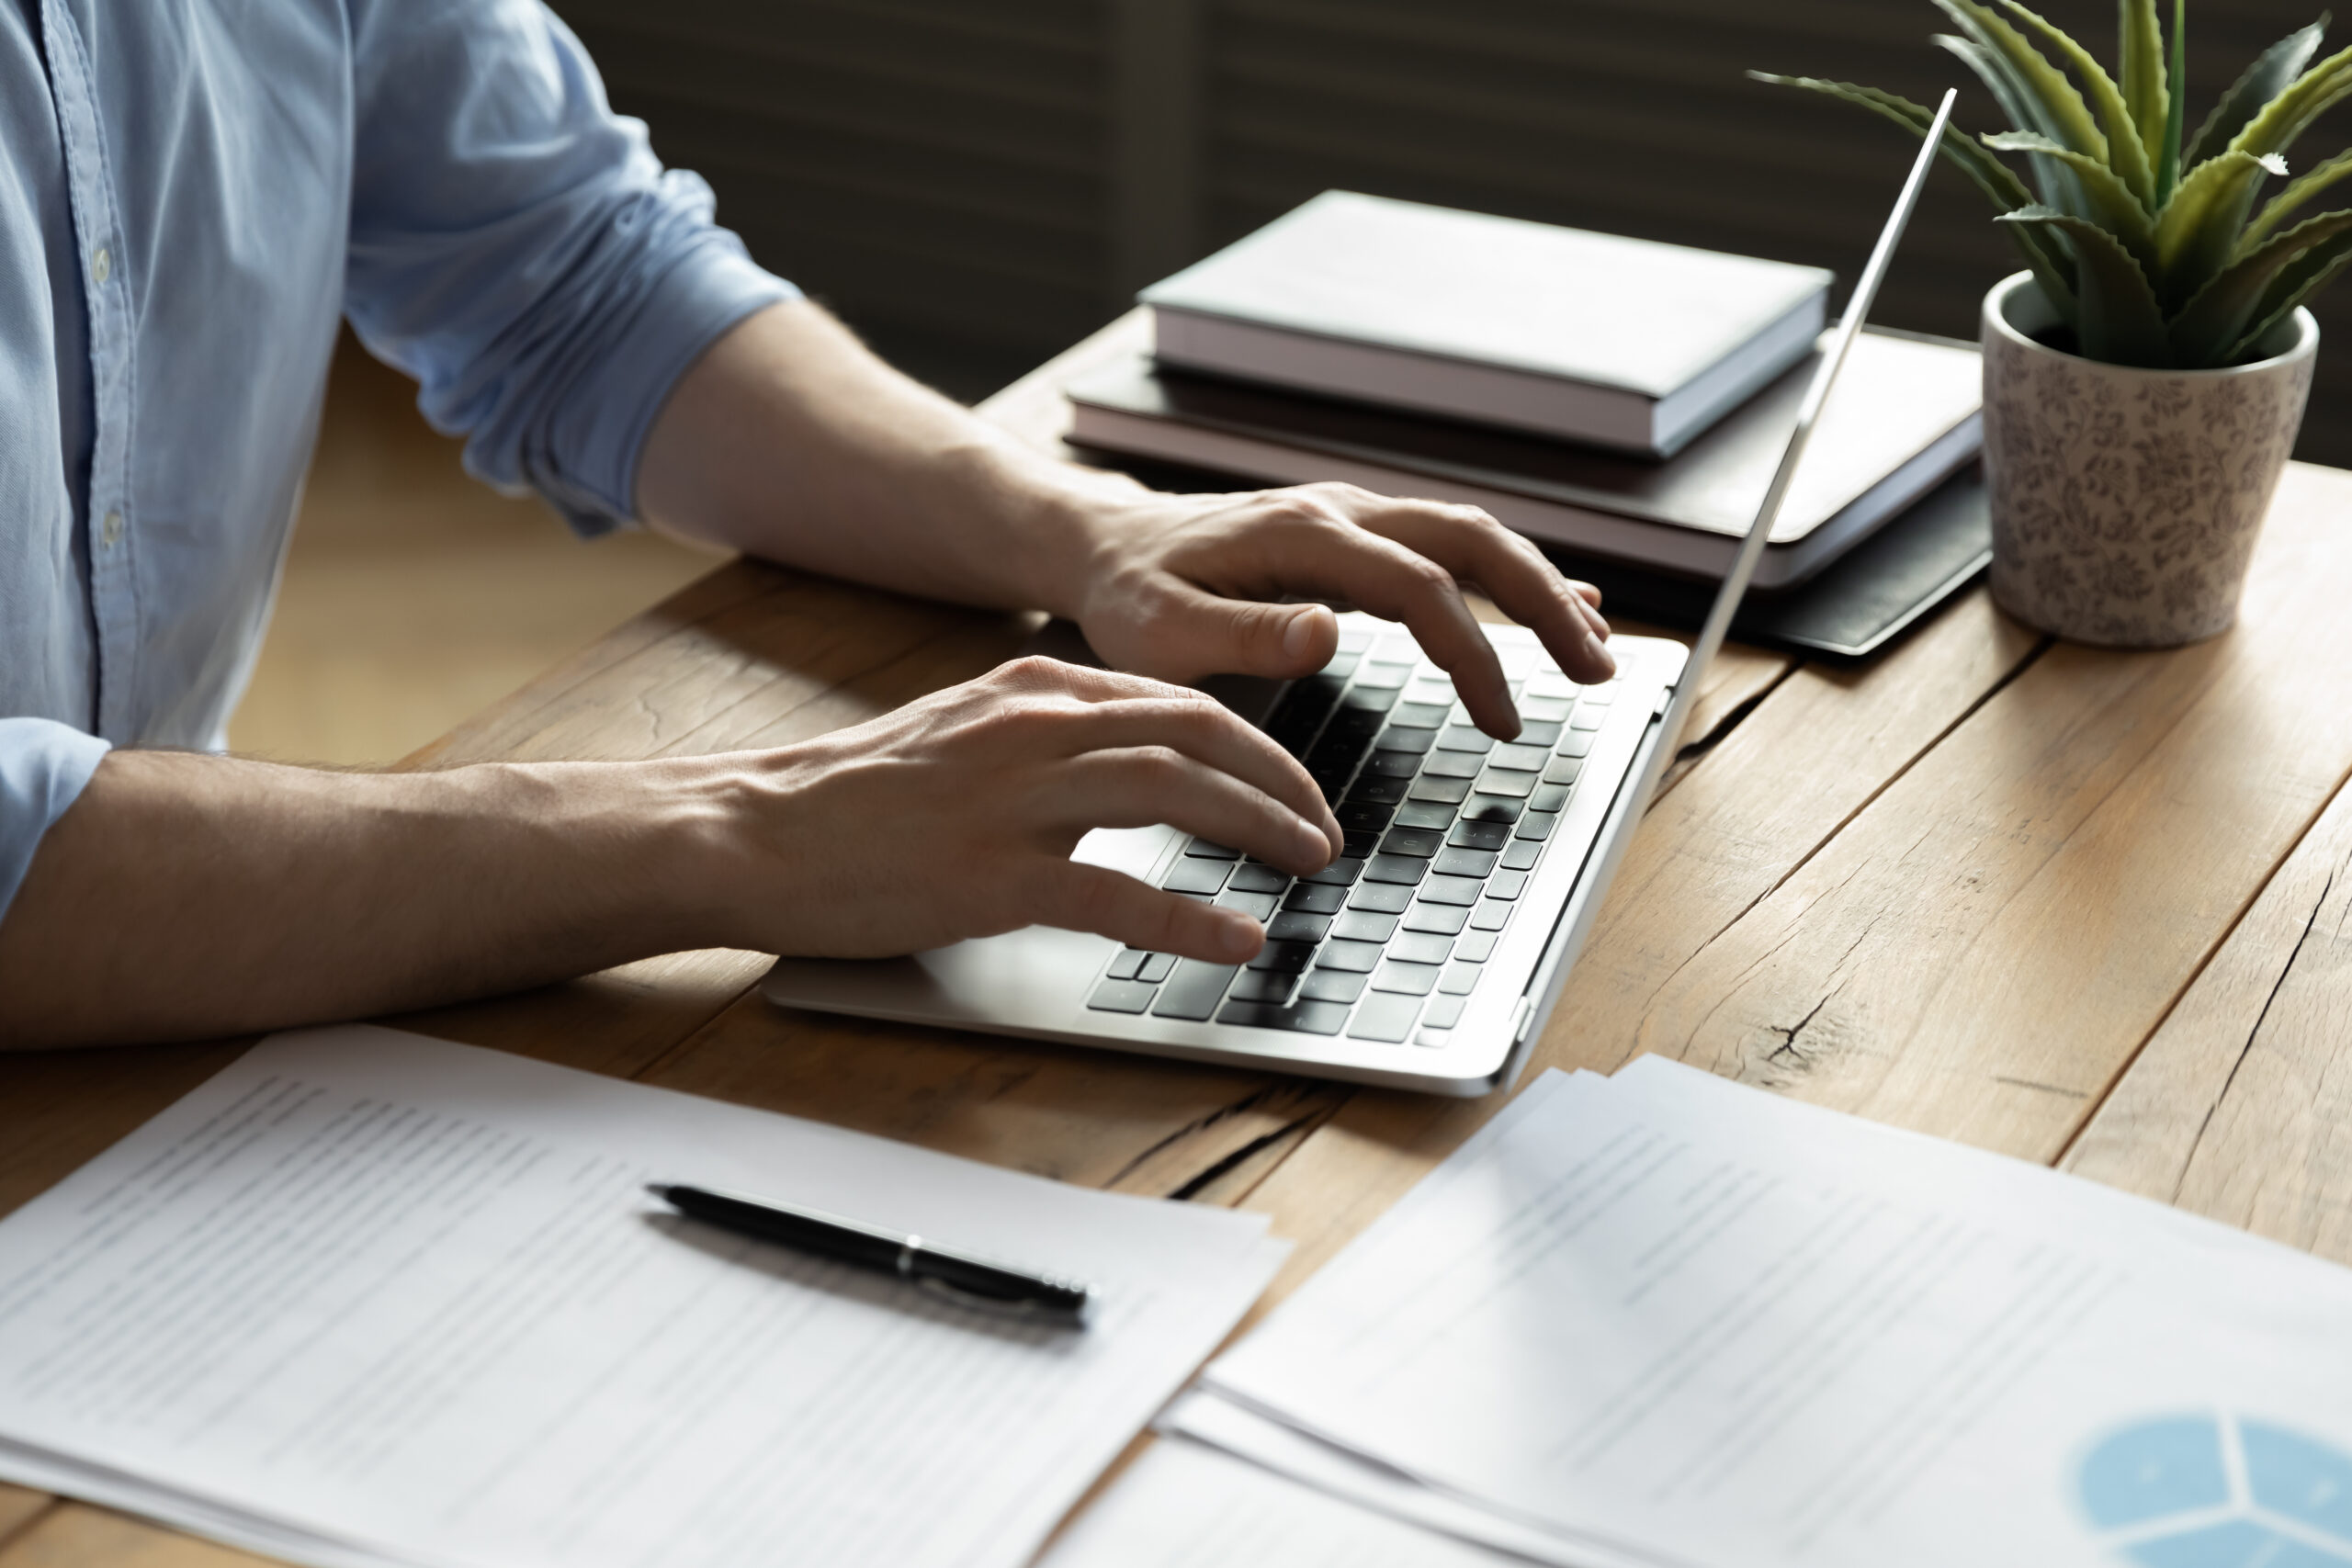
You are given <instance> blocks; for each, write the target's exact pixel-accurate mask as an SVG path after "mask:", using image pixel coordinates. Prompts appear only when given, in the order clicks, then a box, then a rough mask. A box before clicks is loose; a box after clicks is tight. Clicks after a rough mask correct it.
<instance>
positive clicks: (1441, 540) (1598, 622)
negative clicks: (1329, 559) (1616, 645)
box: [1356, 502, 1617, 682]
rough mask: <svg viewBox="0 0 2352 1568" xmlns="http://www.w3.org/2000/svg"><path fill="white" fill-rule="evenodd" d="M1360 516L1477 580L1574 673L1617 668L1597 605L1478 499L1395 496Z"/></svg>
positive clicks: (1583, 676)
mask: <svg viewBox="0 0 2352 1568" xmlns="http://www.w3.org/2000/svg"><path fill="white" fill-rule="evenodd" d="M1356 521H1357V522H1358V523H1359V524H1360V525H1362V526H1363V527H1365V528H1367V529H1370V530H1371V531H1373V532H1374V533H1377V534H1381V535H1384V536H1387V537H1389V538H1392V539H1395V540H1396V541H1397V543H1398V544H1400V545H1403V546H1405V547H1407V548H1408V549H1411V550H1414V551H1416V552H1418V553H1419V554H1421V555H1425V556H1427V557H1429V558H1430V559H1431V560H1433V561H1436V562H1437V563H1438V564H1439V565H1441V566H1442V567H1444V568H1445V569H1446V570H1449V571H1451V572H1453V575H1454V576H1456V577H1458V578H1463V579H1465V580H1467V581H1472V582H1476V583H1477V584H1478V585H1479V586H1480V587H1481V588H1483V589H1485V590H1486V591H1487V595H1488V596H1489V597H1490V598H1492V599H1493V600H1494V602H1495V603H1496V604H1497V605H1498V606H1499V607H1500V608H1501V609H1502V611H1503V613H1504V614H1505V615H1509V616H1510V617H1511V619H1513V620H1515V621H1517V622H1519V623H1520V624H1521V626H1528V627H1530V628H1532V630H1533V631H1534V633H1535V635H1536V636H1537V637H1539V638H1541V639H1542V641H1543V643H1544V648H1545V649H1547V650H1548V651H1549V652H1550V653H1551V655H1552V657H1553V658H1554V659H1555V660H1558V661H1559V665H1560V669H1561V671H1563V672H1564V673H1566V675H1567V676H1568V678H1569V679H1571V680H1575V681H1585V682H1593V681H1605V680H1607V679H1608V678H1609V677H1610V676H1611V675H1613V674H1615V673H1616V672H1617V661H1616V660H1615V659H1614V658H1612V657H1611V655H1610V652H1609V649H1608V648H1607V647H1606V646H1605V644H1604V642H1603V639H1604V638H1605V637H1608V635H1609V623H1608V622H1606V621H1604V620H1602V619H1601V617H1600V610H1599V609H1598V608H1597V607H1596V606H1595V605H1594V604H1593V603H1592V602H1591V601H1590V600H1588V599H1586V598H1585V597H1584V595H1582V594H1580V593H1577V592H1575V591H1574V590H1573V589H1571V588H1570V586H1569V584H1568V580H1567V579H1566V578H1565V577H1563V576H1561V575H1560V572H1559V570H1558V569H1557V568H1556V567H1555V566H1553V564H1552V563H1551V562H1550V561H1548V560H1546V559H1544V554H1543V552H1542V551H1541V550H1538V549H1537V548H1536V547H1534V546H1533V545H1532V544H1531V543H1529V542H1528V541H1527V540H1526V539H1523V538H1521V536H1518V535H1517V534H1514V533H1512V532H1511V531H1510V529H1508V528H1505V527H1504V526H1503V525H1501V524H1499V523H1498V522H1496V521H1495V520H1494V519H1493V518H1492V517H1490V516H1488V515H1487V513H1484V512H1481V511H1479V510H1478V509H1477V508H1476V507H1475V506H1440V505H1435V504H1431V503H1418V504H1417V503H1413V502H1392V503H1390V504H1389V505H1386V506H1385V507H1381V508H1379V509H1377V510H1374V511H1371V512H1369V513H1367V514H1365V515H1363V516H1360V517H1358V518H1357V520H1356ZM1595 597H1598V595H1596V596H1595Z"/></svg>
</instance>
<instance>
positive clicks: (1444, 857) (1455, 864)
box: [1431, 850, 1495, 878]
mask: <svg viewBox="0 0 2352 1568" xmlns="http://www.w3.org/2000/svg"><path fill="white" fill-rule="evenodd" d="M1431 865H1432V868H1433V869H1434V870H1435V871H1437V872H1438V873H1439V874H1441V875H1444V876H1476V877H1481V878H1483V877H1484V876H1485V875H1486V874H1487V873H1488V872H1490V871H1492V870H1494V869H1495V852H1494V851H1492V850H1445V851H1443V852H1441V853H1440V854H1439V855H1438V857H1437V859H1436V860H1435V861H1434V862H1432V863H1431Z"/></svg>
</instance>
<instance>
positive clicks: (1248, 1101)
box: [1103, 1083, 1283, 1196]
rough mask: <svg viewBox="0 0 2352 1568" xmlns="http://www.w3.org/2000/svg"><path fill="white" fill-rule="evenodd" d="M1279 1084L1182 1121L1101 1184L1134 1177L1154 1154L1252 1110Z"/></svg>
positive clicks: (1112, 1184)
mask: <svg viewBox="0 0 2352 1568" xmlns="http://www.w3.org/2000/svg"><path fill="white" fill-rule="evenodd" d="M1282 1087H1283V1086H1282V1085H1280V1084H1272V1083H1270V1084H1267V1085H1266V1086H1265V1087H1264V1088H1262V1089H1258V1090H1256V1091H1254V1092H1253V1093H1250V1094H1245V1095H1243V1096H1242V1097H1241V1098H1240V1099H1239V1100H1235V1101H1233V1102H1232V1103H1231V1104H1229V1105H1220V1106H1218V1107H1217V1108H1216V1110H1215V1111H1210V1112H1209V1113H1208V1114H1207V1115H1205V1116H1197V1117H1194V1118H1193V1120H1192V1121H1190V1122H1185V1123H1184V1124H1183V1125H1182V1126H1181V1127H1179V1128H1177V1129H1176V1130H1175V1131H1174V1132H1172V1133H1170V1134H1168V1135H1167V1136H1166V1137H1164V1138H1161V1139H1160V1140H1159V1141H1158V1142H1157V1143H1154V1144H1152V1145H1149V1146H1148V1147H1147V1148H1146V1149H1145V1150H1144V1151H1143V1152H1142V1153H1141V1154H1138V1155H1136V1156H1135V1158H1133V1159H1131V1160H1129V1161H1127V1163H1126V1164H1125V1165H1123V1166H1121V1167H1120V1168H1118V1169H1117V1170H1116V1171H1115V1172H1114V1173H1113V1174H1112V1177H1111V1179H1110V1180H1108V1181H1105V1182H1104V1183H1103V1186H1104V1187H1105V1188H1116V1187H1117V1186H1118V1185H1119V1184H1120V1183H1121V1182H1123V1181H1125V1180H1126V1179H1127V1178H1129V1177H1131V1176H1133V1175H1134V1174H1135V1173H1136V1171H1138V1170H1141V1169H1142V1168H1144V1167H1145V1166H1147V1165H1148V1164H1149V1163H1150V1162H1151V1161H1152V1159H1153V1157H1154V1156H1158V1155H1160V1154H1164V1153H1166V1152H1167V1151H1168V1150H1170V1149H1172V1148H1174V1147H1175V1146H1176V1145H1178V1144H1181V1143H1182V1142H1183V1141H1184V1140H1185V1139H1187V1138H1192V1137H1197V1136H1198V1135H1199V1134H1203V1133H1205V1132H1207V1131H1208V1130H1209V1129H1210V1128H1211V1127H1214V1126H1216V1124H1217V1123H1219V1122H1229V1121H1231V1120H1232V1119H1233V1118H1235V1117H1236V1116H1241V1115H1245V1114H1247V1113H1248V1112H1250V1111H1255V1110H1256V1109H1257V1108H1258V1107H1260V1106H1261V1105H1263V1104H1264V1103H1266V1101H1267V1100H1271V1099H1272V1098H1273V1096H1274V1093H1275V1091H1276V1090H1277V1089H1281V1088H1282ZM1202 1179H1204V1178H1203V1177H1200V1176H1195V1177H1193V1178H1192V1179H1191V1180H1189V1181H1187V1182H1186V1183H1185V1184H1184V1185H1185V1187H1188V1188H1189V1187H1192V1186H1193V1185H1195V1184H1196V1183H1198V1182H1200V1181H1201V1180H1202ZM1176 1195H1178V1196H1182V1189H1180V1190H1179V1191H1178V1193H1177V1194H1176Z"/></svg>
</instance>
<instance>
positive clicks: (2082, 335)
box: [1996, 207, 2173, 369]
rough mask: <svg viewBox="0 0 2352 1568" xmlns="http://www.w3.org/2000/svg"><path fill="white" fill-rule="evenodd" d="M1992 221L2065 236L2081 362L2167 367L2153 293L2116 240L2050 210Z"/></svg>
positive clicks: (2169, 354)
mask: <svg viewBox="0 0 2352 1568" xmlns="http://www.w3.org/2000/svg"><path fill="white" fill-rule="evenodd" d="M1996 222H2002V223H2014V224H2017V225H2018V226H2019V227H2021V228H2031V229H2035V230H2038V231H2041V232H2042V233H2044V234H2045V235H2049V236H2055V235H2060V234H2063V235H2064V236H2065V238H2066V241H2067V242H2068V243H2070V244H2071V245H2072V246H2073V247H2074V252H2075V338H2076V340H2077V342H2078V344H2079V346H2080V347H2081V349H2082V351H2083V355H2084V357H2086V358H2088V359H2096V360H2098V361H2100V362H2102V363H2104V364H2108V365H2140V366H2146V367H2150V368H2153V369H2167V368H2169V367H2171V365H2172V363H2173V349H2172V340H2171V339H2170V337H2169V336H2168V335H2167V334H2166V333H2165V318H2164V312H2163V311H2162V310H2159V309H2158V308H2157V306H2156V291H2155V290H2154V288H2151V287H2149V284H2148V275H2147V274H2146V273H2144V272H2142V271H2141V270H2140V264H2139V263H2138V262H2135V261H2133V260H2132V259H2131V252H2129V251H2127V250H2125V249H2124V248H2123V247H2122V245H2121V244H2120V243H2118V242H2117V241H2116V238H2115V236H2114V235H2112V234H2110V233H2109V232H2108V231H2106V230H2104V229H2102V228H2100V227H2099V226H2098V224H2096V223H2093V222H2091V221H2090V220H2088V219H2085V218H2077V217H2075V215H2074V214H2073V213H2071V212H2061V211H2059V210H2058V209H2055V208H2051V207H2021V208H2019V209H2017V210H2016V211H2015V212H2005V213H2003V214H2001V216H2000V217H1999V218H1998V219H1996Z"/></svg>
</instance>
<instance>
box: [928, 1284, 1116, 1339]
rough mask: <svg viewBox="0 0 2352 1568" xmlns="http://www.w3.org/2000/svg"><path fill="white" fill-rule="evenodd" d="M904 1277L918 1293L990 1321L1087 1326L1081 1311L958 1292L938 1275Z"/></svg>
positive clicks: (975, 1293)
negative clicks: (994, 1319) (1067, 1310)
mask: <svg viewBox="0 0 2352 1568" xmlns="http://www.w3.org/2000/svg"><path fill="white" fill-rule="evenodd" d="M903 1277H904V1278H906V1279H907V1280H909V1282H910V1283H911V1284H912V1285H913V1286H914V1288H915V1289H916V1290H918V1291H922V1292H925V1293H927V1294H929V1295H933V1296H937V1297H938V1298H939V1299H940V1300H942V1301H944V1302H949V1303H953V1304H955V1305H956V1306H959V1307H963V1308H966V1309H967V1310H969V1311H972V1312H980V1313H986V1314H989V1316H991V1317H1011V1318H1026V1319H1035V1320H1036V1321H1039V1322H1046V1323H1055V1324H1067V1325H1073V1326H1074V1325H1078V1324H1080V1323H1082V1322H1084V1321H1085V1317H1086V1314H1085V1313H1084V1312H1082V1311H1080V1312H1074V1313H1073V1312H1063V1311H1060V1310H1059V1309H1057V1308H1054V1307H1049V1306H1047V1305H1046V1303H1043V1302H1040V1301H1012V1300H1007V1299H1005V1298H1003V1297H1001V1296H984V1295H981V1294H979V1293H978V1292H975V1291H965V1290H958V1289H957V1288H956V1286H954V1285H951V1284H949V1283H948V1282H947V1281H946V1280H942V1279H940V1278H938V1277H937V1276H936V1275H932V1274H908V1275H904V1276H903Z"/></svg>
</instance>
